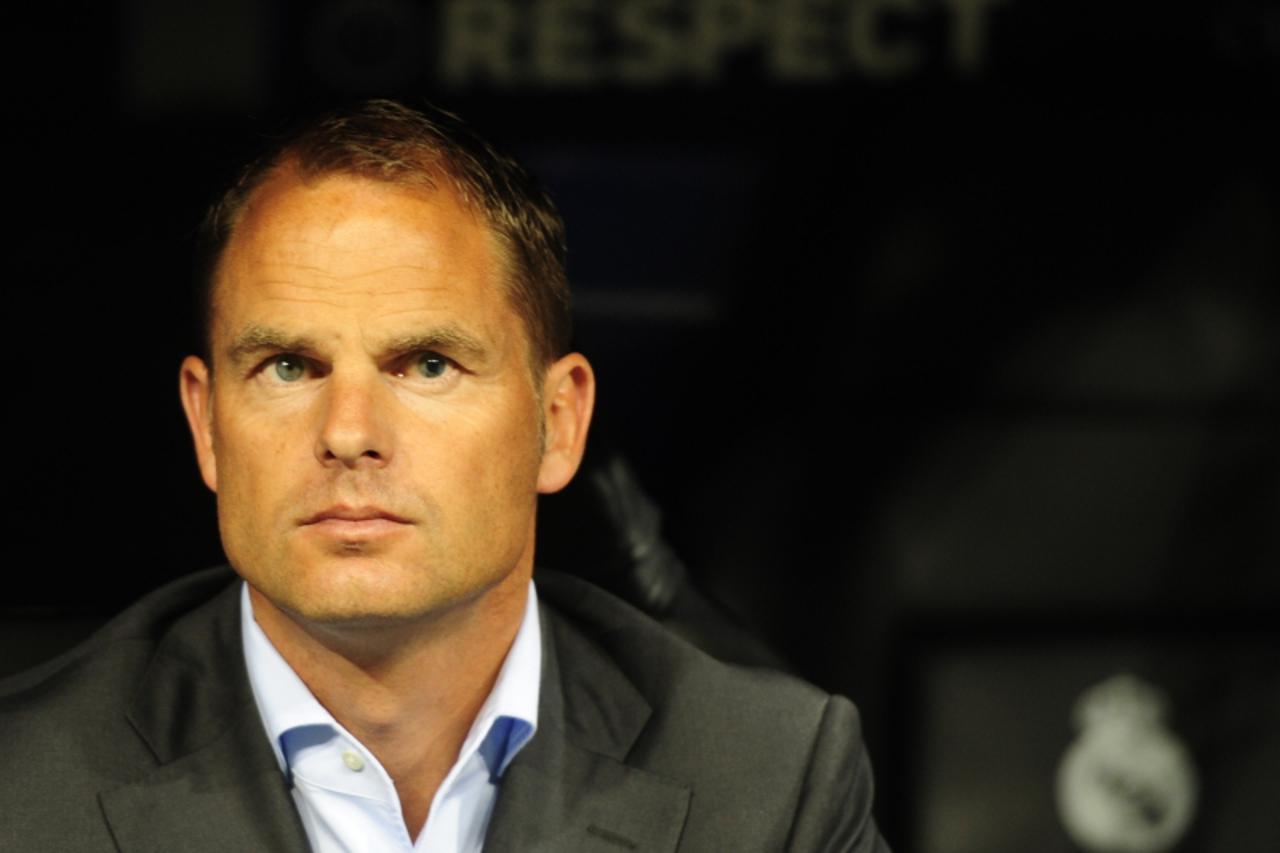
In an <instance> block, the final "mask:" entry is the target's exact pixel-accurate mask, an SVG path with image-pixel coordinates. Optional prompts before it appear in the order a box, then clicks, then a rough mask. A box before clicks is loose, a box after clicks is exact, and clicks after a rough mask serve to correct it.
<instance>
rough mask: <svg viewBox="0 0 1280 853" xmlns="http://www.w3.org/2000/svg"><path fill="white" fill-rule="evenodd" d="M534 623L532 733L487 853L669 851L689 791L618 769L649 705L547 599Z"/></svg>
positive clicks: (509, 776)
mask: <svg viewBox="0 0 1280 853" xmlns="http://www.w3.org/2000/svg"><path fill="white" fill-rule="evenodd" d="M541 617H542V636H543V662H542V667H543V672H542V690H541V695H540V698H539V702H538V733H537V734H536V735H535V736H534V738H533V740H532V741H530V742H529V744H528V745H527V746H526V747H525V748H524V749H523V750H522V751H521V752H520V754H519V755H517V756H516V758H515V759H514V760H513V761H512V762H511V766H510V767H508V768H507V772H506V774H505V775H504V776H503V779H502V786H501V788H500V790H499V793H498V801H497V803H496V805H495V807H494V813H493V817H492V819H491V821H490V824H489V832H488V835H487V836H486V839H485V846H484V849H485V853H505V852H506V851H521V853H524V852H525V851H556V853H574V851H613V853H620V851H625V850H646V851H650V850H652V851H672V850H675V848H676V845H677V844H678V842H679V840H680V834H681V832H682V830H683V828H684V822H685V817H686V815H687V813H688V809H689V798H690V791H689V788H688V787H687V786H686V785H684V784H682V783H680V782H677V781H673V780H670V779H665V778H663V777H661V776H658V775H657V774H654V773H650V772H647V771H645V770H641V769H639V768H636V767H630V766H628V765H627V764H626V763H625V759H626V757H627V755H628V754H629V753H630V751H631V748H632V747H633V746H634V744H635V742H636V740H637V739H638V738H639V736H640V733H641V731H642V730H643V729H644V727H645V725H646V724H647V722H648V719H649V716H650V714H651V713H652V712H651V709H650V707H649V704H648V703H647V702H646V701H645V699H644V697H643V696H641V694H640V693H639V691H638V690H637V689H636V687H635V686H634V685H633V684H632V683H631V682H630V681H629V680H628V679H627V678H626V677H625V676H624V675H623V674H622V672H621V671H619V669H618V668H617V666H616V665H614V664H613V663H612V662H611V661H610V660H609V659H608V658H607V657H605V656H604V655H603V654H602V653H601V652H600V651H599V650H598V649H597V648H596V647H595V645H594V644H593V643H591V642H590V641H589V640H588V639H587V638H586V637H584V636H582V635H581V634H580V633H579V632H578V631H576V630H575V629H574V628H573V627H572V626H571V625H570V624H568V623H567V622H566V621H565V620H564V619H563V618H562V617H560V616H558V615H556V614H555V613H554V612H553V611H552V610H550V609H549V608H548V607H547V606H546V604H545V603H544V604H543V607H542V613H541Z"/></svg>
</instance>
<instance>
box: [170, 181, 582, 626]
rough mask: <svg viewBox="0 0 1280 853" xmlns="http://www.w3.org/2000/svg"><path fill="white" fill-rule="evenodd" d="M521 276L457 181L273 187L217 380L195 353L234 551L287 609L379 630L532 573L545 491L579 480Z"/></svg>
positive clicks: (193, 406)
mask: <svg viewBox="0 0 1280 853" xmlns="http://www.w3.org/2000/svg"><path fill="white" fill-rule="evenodd" d="M502 275H503V265H502V264H501V263H500V260H499V255H498V250H497V247H496V245H495V242H494V240H493V238H492V235H491V233H490V231H489V229H488V228H487V227H486V226H485V225H484V224H483V222H482V221H481V220H480V219H479V218H478V217H477V216H475V215H474V214H472V213H471V212H470V211H469V210H467V209H465V208H464V207H462V206H461V205H460V204H459V203H458V201H457V200H456V198H455V196H454V195H453V193H452V192H451V191H449V190H448V189H446V188H444V187H443V185H442V186H441V188H440V189H438V190H435V191H430V192H426V191H423V192H417V191H412V190H408V189H405V188H402V187H396V186H393V185H389V184H384V183H379V182H374V181H370V180H366V179H362V178H358V177H349V176H341V175H339V176H331V177H327V178H324V179H321V180H319V181H317V182H314V183H312V184H310V185H304V184H302V183H300V182H298V181H297V180H295V179H294V178H292V177H288V176H277V177H276V178H273V179H272V180H271V181H270V182H269V183H268V184H267V185H266V186H264V187H263V188H262V189H260V190H259V191H258V192H257V193H256V194H255V196H254V198H253V200H252V202H251V204H250V205H249V206H248V207H247V208H246V209H245V211H244V215H243V217H242V219H241V220H240V222H239V223H238V225H237V227H236V229H235V233H234V235H233V236H232V239H231V241H230V243H229V244H228V246H227V249H226V251H225V253H224V255H223V259H222V265H221V267H220V269H219V274H218V280H217V283H216V300H215V310H214V316H213V329H212V337H213V347H214V355H213V358H214V364H215V368H216V373H215V377H214V378H213V381H212V382H209V381H208V380H207V377H205V376H203V375H202V373H201V371H202V370H203V367H204V366H203V364H202V363H201V362H200V361H199V359H195V358H194V357H191V358H189V359H188V360H187V362H186V363H184V370H183V398H184V405H185V406H186V407H187V413H188V418H189V420H190V421H191V424H192V429H193V432H194V433H195V438H196V447H197V454H198V456H199V457H200V463H201V471H202V474H203V475H204V479H205V482H206V483H207V484H208V485H209V487H210V488H212V489H213V490H214V491H216V492H217V495H218V522H219V527H220V529H221V533H222V541H223V546H224V548H225V550H226V553H227V557H228V559H229V560H230V561H231V564H232V565H233V566H234V567H235V568H236V570H237V571H238V572H239V573H240V574H241V575H243V576H244V578H245V579H246V580H248V581H249V583H250V584H251V585H252V586H253V587H255V588H256V589H257V590H258V591H259V592H261V593H262V594H263V595H264V596H265V597H266V598H267V599H268V600H269V601H270V602H272V603H273V604H275V605H276V606H277V607H279V608H281V609H282V610H285V611H287V612H289V613H290V614H292V615H294V616H295V618H296V617H302V618H304V619H307V620H311V621H314V622H318V623H330V624H360V623H371V624H378V623H381V622H384V621H386V620H388V619H390V620H400V619H405V618H415V617H420V616H424V615H430V614H434V613H440V612H444V611H447V610H448V609H449V608H450V607H451V606H453V605H455V604H458V603H461V602H466V601H471V600H474V599H475V598H476V597H477V596H479V595H481V594H483V593H484V592H485V591H486V590H488V589H490V588H492V587H494V586H495V585H497V584H498V583H500V582H502V581H503V580H509V579H511V578H513V577H514V578H522V577H525V576H527V575H528V573H529V572H530V571H531V570H532V559H533V533H534V514H535V503H536V493H537V491H539V490H542V491H551V490H554V488H558V487H559V486H560V485H563V482H559V480H558V479H557V477H558V476H559V475H558V474H557V472H555V471H553V472H551V478H550V480H548V471H547V470H546V469H547V466H548V465H551V466H552V467H555V462H554V460H552V461H550V462H548V461H547V458H546V457H547V455H548V454H546V453H544V447H543V445H542V443H541V439H540V432H539V430H540V426H541V424H542V423H543V420H544V418H545V417H546V416H547V415H550V416H551V418H552V420H553V421H554V420H555V419H556V414H555V408H554V406H555V403H554V400H552V399H548V400H546V401H545V402H544V401H543V400H541V399H540V394H539V393H538V391H537V390H536V388H535V384H534V380H533V379H532V378H531V375H530V369H529V363H528V356H527V353H528V350H529V345H528V338H527V335H526V331H525V329H524V325H523V322H522V321H521V319H520V318H519V317H518V316H517V315H516V313H515V312H514V311H513V309H512V308H511V306H510V304H509V302H508V300H507V298H506V296H505V293H504V289H503V285H502ZM577 358H579V359H580V357H577ZM558 364H559V363H557V365H558ZM583 364H585V362H583ZM556 370H557V367H556V365H553V366H552V368H551V371H550V372H549V373H548V376H547V380H546V382H547V384H546V386H545V388H544V389H543V391H544V393H545V394H550V395H552V396H553V397H555V396H556V395H560V396H561V402H563V395H562V394H560V392H561V391H563V390H564V388H565V387H570V386H572V384H573V383H572V381H571V382H570V383H569V384H568V386H566V384H565V383H564V382H563V381H561V382H560V384H559V385H557V384H556V381H555V377H554V375H553V374H555V373H556ZM586 370H587V371H588V372H589V368H586ZM561 373H562V374H563V371H561ZM579 379H581V376H579ZM588 379H589V376H588ZM579 384H581V383H579ZM557 389H559V390H557ZM586 408H587V415H588V417H589V410H590V401H589V395H588V401H587V407H586ZM553 429H554V424H553ZM583 430H584V431H585V421H583ZM555 440H556V439H555V438H554V437H553V438H550V439H549V443H554V442H555ZM561 442H562V443H563V435H562V436H561ZM578 453H579V455H580V447H579V448H578ZM576 464H577V458H574V460H573V464H572V466H571V467H576ZM562 467H563V466H562ZM560 473H562V472H560ZM569 476H572V471H570V472H569ZM562 479H563V480H564V482H567V479H568V478H567V477H563V478H562ZM551 481H555V482H551Z"/></svg>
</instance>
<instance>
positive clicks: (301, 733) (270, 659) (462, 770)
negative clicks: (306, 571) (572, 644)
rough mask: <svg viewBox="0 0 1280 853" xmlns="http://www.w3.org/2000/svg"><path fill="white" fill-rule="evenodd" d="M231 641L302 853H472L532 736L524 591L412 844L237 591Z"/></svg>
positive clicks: (352, 743)
mask: <svg viewBox="0 0 1280 853" xmlns="http://www.w3.org/2000/svg"><path fill="white" fill-rule="evenodd" d="M240 632H241V636H242V638H243V640H244V656H245V664H246V665H247V666H248V669H249V683H250V685H251V686H252V687H253V698H254V700H255V701H256V702H257V705H258V712H259V714H260V715H261V717H262V724H263V726H264V727H265V729H266V732H267V734H268V736H269V738H270V740H271V746H272V748H273V749H274V750H275V753H276V759H277V760H278V761H279V762H280V770H281V772H283V773H284V775H285V779H286V780H287V781H288V782H289V783H290V787H291V789H292V792H293V801H294V803H295V804H296V805H297V807H298V814H300V815H301V816H302V825H303V827H304V828H305V829H306V832H307V838H308V839H309V840H310V842H311V848H312V850H315V851H317V853H331V851H332V853H347V851H350V853H360V851H389V850H390V851H428V850H429V851H432V853H436V851H459V853H463V851H465V853H479V850H480V848H481V845H482V844H483V843H484V834H485V830H486V829H487V828H488V826H489V816H490V815H491V814H492V813H493V804H494V800H495V799H496V797H497V790H498V789H497V786H498V780H499V779H500V778H501V777H502V774H503V772H504V771H505V770H506V769H507V765H508V764H510V763H511V759H513V758H514V757H515V756H516V753H517V752H519V751H520V749H521V748H523V747H524V745H525V744H526V743H528V741H529V739H530V738H531V737H533V734H534V732H535V731H536V730H537V727H538V688H539V685H540V682H541V677H542V632H541V630H540V627H539V624H538V599H537V594H536V592H535V590H534V587H533V582H532V581H530V583H529V599H528V604H527V605H526V607H525V613H524V619H523V621H521V623H520V628H519V630H518V631H517V633H516V638H515V641H514V642H513V643H512V645H511V650H510V651H509V652H508V653H507V658H506V660H505V661H504V662H503V664H502V669H501V670H499V672H498V679H497V681H496V682H494V685H493V690H492V691H491V692H490V693H489V696H488V698H486V699H485V702H484V705H483V706H481V708H480V713H479V714H477V715H476V719H475V722H473V723H472V725H471V730H470V731H469V732H468V733H467V736H466V738H465V739H464V740H463V742H462V749H461V751H460V752H459V753H458V760H457V762H456V763H455V764H454V765H453V767H452V768H451V769H450V770H449V774H448V775H447V776H445V779H444V782H443V783H441V785H440V788H439V790H437V791H436V794H435V798H434V799H433V800H432V801H431V810H430V812H429V813H428V816H427V822H426V824H424V825H423V827H422V831H421V832H420V833H419V834H418V837H417V839H416V840H415V839H411V838H410V837H409V832H408V830H407V829H406V828H405V825H404V815H403V813H402V811H401V809H400V798H399V796H398V795H397V794H396V789H395V784H394V783H393V782H392V781H391V777H390V776H389V775H388V774H387V771H386V770H385V769H383V767H382V765H381V764H380V763H379V762H378V759H377V758H375V757H374V756H373V753H371V752H370V751H369V750H368V749H366V748H365V747H364V745H363V744H361V743H360V742H359V741H358V740H356V739H355V737H353V736H352V735H351V733H350V732H348V731H347V730H346V729H345V728H343V727H342V725H341V724H339V723H338V721H337V720H335V719H334V718H333V715H332V714H330V713H329V712H328V711H327V710H325V708H324V706H323V705H321V704H320V703H319V702H318V701H317V700H316V698H315V696H313V695H312V694H311V691H310V690H308V689H307V686H306V685H305V684H303V682H302V679H301V678H299V677H298V675H297V673H295V672H294V671H293V669H292V668H291V667H290V666H289V664H288V663H286V662H285V660H284V658H282V657H281V656H280V653H279V652H278V651H276V648H275V646H273V645H272V644H271V641H270V640H269V639H267V635H266V634H264V633H263V631H262V628H261V627H260V626H259V625H258V623H257V621H256V620H255V619H254V618H253V605H252V603H251V602H250V600H249V587H248V585H247V584H245V585H242V588H241V591H240Z"/></svg>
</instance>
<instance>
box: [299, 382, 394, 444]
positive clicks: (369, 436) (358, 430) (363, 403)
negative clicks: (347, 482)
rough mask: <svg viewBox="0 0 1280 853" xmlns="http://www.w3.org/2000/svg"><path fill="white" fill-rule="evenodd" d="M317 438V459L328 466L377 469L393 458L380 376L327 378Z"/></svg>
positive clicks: (387, 407) (386, 406)
mask: <svg viewBox="0 0 1280 853" xmlns="http://www.w3.org/2000/svg"><path fill="white" fill-rule="evenodd" d="M327 384H328V387H327V388H326V390H325V395H324V403H323V411H322V414H321V418H322V422H321V424H320V431H319V435H318V436H317V439H316V451H315V452H316V458H317V459H319V460H320V463H321V464H323V465H325V466H339V465H340V466H342V467H344V468H366V467H367V468H376V467H381V466H384V465H386V464H387V463H389V462H390V461H391V455H392V449H393V448H392V429H391V425H390V423H389V420H388V419H389V417H390V412H389V411H388V409H389V406H390V403H391V401H390V400H388V399H385V397H386V395H387V394H388V389H387V388H386V387H384V386H383V384H382V382H381V381H380V377H378V376H377V375H376V374H375V375H372V376H364V375H344V376H340V375H339V373H338V371H336V370H335V371H334V372H333V373H331V374H330V375H329V377H328V383H327Z"/></svg>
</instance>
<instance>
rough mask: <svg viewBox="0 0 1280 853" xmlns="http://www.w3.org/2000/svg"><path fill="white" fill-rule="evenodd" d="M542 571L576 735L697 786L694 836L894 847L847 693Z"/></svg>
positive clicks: (760, 843) (729, 841)
mask: <svg viewBox="0 0 1280 853" xmlns="http://www.w3.org/2000/svg"><path fill="white" fill-rule="evenodd" d="M537 581H538V595H539V599H540V601H541V602H542V603H543V605H544V625H546V626H547V627H548V628H549V633H550V635H551V642H550V643H549V644H548V646H549V648H551V650H552V653H553V654H554V655H555V657H556V661H555V666H556V667H558V670H559V673H558V677H557V678H556V679H553V680H552V681H547V680H545V679H544V686H553V685H555V684H556V682H558V687H559V689H561V690H562V691H563V696H564V704H565V710H564V713H565V718H566V719H567V720H568V727H569V728H571V729H573V733H572V734H570V735H569V739H570V740H574V739H576V740H577V742H578V743H579V744H580V745H583V746H584V747H585V748H586V749H588V750H592V751H596V752H600V753H604V754H606V755H607V756H608V758H611V759H616V760H618V761H620V762H621V763H623V764H625V765H626V766H628V767H630V768H634V769H637V770H640V771H642V772H644V773H646V774H651V775H652V777H654V778H656V779H661V780H665V781H666V783H669V784H670V785H674V786H676V787H677V788H681V789H684V790H686V791H688V793H689V795H690V799H689V801H688V812H687V819H686V821H685V824H684V827H683V831H682V844H683V845H687V847H682V849H692V850H701V849H728V848H729V847H733V848H734V849H743V850H754V849H761V850H763V849H771V850H773V849H776V850H782V849H817V848H822V849H833V850H857V851H864V850H865V851H871V850H883V847H882V846H880V842H879V840H878V839H879V836H878V833H877V832H876V830H875V825H874V821H872V820H871V817H870V805H871V798H872V782H871V771H870V764H869V762H868V760H867V757H866V751H865V748H864V746H863V743H862V733H861V723H860V720H859V716H858V712H857V710H856V709H855V708H854V706H853V704H852V703H851V702H849V700H847V699H844V698H842V697H839V696H832V695H830V694H828V693H827V692H825V691H823V690H821V689H819V688H818V687H815V686H813V685H811V684H808V683H806V682H804V681H801V680H800V679H798V678H795V677H793V676H790V675H787V674H785V673H781V672H777V671H774V670H769V669H764V668H756V667H744V666H738V665H733V664H728V663H723V662H721V661H719V660H716V659H715V658H713V657H711V656H709V655H707V654H704V653H703V652H702V651H700V650H699V649H697V648H695V647H694V646H693V645H691V644H690V643H688V642H686V641H685V640H684V639H682V638H681V637H679V636H677V635H676V634H674V633H672V632H671V631H669V630H668V629H667V628H665V627H664V626H662V625H661V624H659V623H658V622H656V621H654V620H653V619H651V618H649V617H648V616H646V615H645V614H643V613H641V612H640V611H638V610H636V609H635V608H633V607H632V606H630V605H629V604H627V603H625V602H623V601H621V600H619V599H617V598H615V597H614V596H613V595H611V594H609V593H607V592H605V591H603V590H601V589H599V588H597V587H594V586H592V585H591V584H588V583H586V582H584V581H581V580H578V579H575V578H572V577H566V576H562V575H556V574H551V573H540V574H539V575H538V577H537ZM544 707H545V705H544ZM541 725H542V723H541V721H540V722H539V726H540V727H541ZM604 731H607V732H608V736H604V735H601V734H600V732H604ZM627 731H634V732H635V735H634V737H633V738H631V737H626V736H620V734H619V733H623V732H627ZM593 732H594V733H593ZM619 743H625V744H626V746H625V748H623V749H620V750H617V751H614V752H610V751H609V747H610V745H617V744H619ZM748 804H749V805H748Z"/></svg>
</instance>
